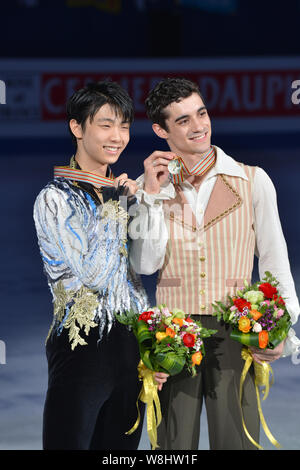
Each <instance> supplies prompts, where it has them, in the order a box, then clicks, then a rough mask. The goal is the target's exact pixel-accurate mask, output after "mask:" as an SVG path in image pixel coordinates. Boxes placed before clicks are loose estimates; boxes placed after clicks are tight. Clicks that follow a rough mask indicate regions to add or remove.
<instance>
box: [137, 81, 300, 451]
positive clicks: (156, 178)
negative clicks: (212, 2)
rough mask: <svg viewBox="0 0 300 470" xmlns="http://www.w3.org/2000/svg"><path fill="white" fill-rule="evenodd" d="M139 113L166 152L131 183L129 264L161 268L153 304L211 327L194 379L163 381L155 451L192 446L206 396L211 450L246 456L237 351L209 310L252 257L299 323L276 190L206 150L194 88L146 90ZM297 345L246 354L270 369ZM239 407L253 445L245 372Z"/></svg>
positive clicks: (249, 382)
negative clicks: (134, 186)
mask: <svg viewBox="0 0 300 470" xmlns="http://www.w3.org/2000/svg"><path fill="white" fill-rule="evenodd" d="M146 109H147V113H148V116H149V118H150V119H151V120H152V122H153V126H152V127H153V130H154V132H155V133H156V134H157V135H158V136H159V137H160V138H162V139H165V140H166V141H167V143H168V145H169V148H170V151H169V152H163V151H155V152H153V153H152V154H151V155H150V156H149V157H148V158H147V159H146V160H145V162H144V168H145V173H144V175H143V176H141V177H140V178H139V179H138V183H139V186H140V189H139V191H138V196H139V198H140V200H141V211H140V216H139V217H138V218H136V219H134V220H133V222H132V224H131V227H130V233H131V237H132V238H135V240H134V242H133V245H132V250H131V255H130V256H131V263H132V264H133V266H134V269H135V270H136V271H137V272H138V273H142V274H152V273H154V272H156V271H157V270H159V275H158V281H157V291H156V300H157V304H160V303H165V304H167V306H168V307H169V308H170V309H172V308H174V307H177V308H181V309H183V310H184V311H185V312H186V313H189V314H192V315H194V316H195V317H197V318H199V315H201V322H202V324H203V326H204V327H206V328H213V329H217V330H218V333H217V335H215V336H213V337H211V338H208V339H207V340H206V343H205V349H206V355H205V357H204V360H203V361H202V363H201V366H200V368H199V373H198V375H197V377H196V378H191V377H189V376H188V374H187V373H181V374H179V375H178V376H175V377H170V378H168V381H167V383H166V384H164V387H163V389H162V391H161V392H160V401H161V405H162V412H163V420H162V423H161V425H160V427H159V429H158V444H159V445H160V448H161V449H177V450H178V449H198V443H199V434H200V414H201V408H202V403H203V398H204V399H205V404H206V410H207V417H208V429H209V440H210V447H211V449H236V450H237V449H253V448H254V446H253V445H252V444H251V442H250V441H249V440H248V438H247V437H246V434H245V433H244V431H243V425H242V414H241V409H240V403H239V380H240V375H241V371H242V368H243V366H244V361H243V359H242V358H241V344H239V343H238V342H235V341H233V340H231V339H230V337H229V333H230V331H229V329H228V327H227V326H223V325H221V324H219V323H217V321H216V318H215V317H213V316H212V306H211V303H212V302H214V301H217V300H221V301H222V300H223V301H225V299H226V297H227V295H228V294H233V293H234V292H235V291H236V289H237V288H238V287H241V286H243V280H244V279H247V280H249V281H250V280H251V275H252V269H253V259H254V253H256V254H257V256H258V258H259V272H260V275H261V276H263V274H264V272H265V271H271V272H272V273H273V275H274V276H276V277H277V279H278V280H279V282H280V289H281V291H282V293H283V297H285V299H286V305H287V308H288V310H289V313H290V315H291V318H292V322H293V323H295V322H296V321H297V317H298V315H299V303H298V299H297V296H296V292H295V287H294V282H293V279H292V276H291V272H290V266H289V260H288V254H287V248H286V243H285V240H284V236H283V234H282V229H281V225H280V220H279V216H278V211H277V203H276V193H275V189H274V186H273V184H272V182H271V180H270V178H269V177H268V175H267V174H266V173H265V172H264V171H263V170H262V169H261V168H258V167H250V166H247V165H244V164H241V163H238V162H236V161H235V160H234V159H233V158H231V157H230V156H228V155H226V154H225V152H224V151H223V150H222V149H220V148H218V147H216V146H212V145H211V122H210V118H209V116H208V112H207V109H206V107H205V104H204V101H203V98H202V96H201V94H200V91H199V89H198V87H197V85H196V84H194V83H192V82H190V81H188V80H185V79H178V78H171V79H166V80H163V81H162V82H160V83H159V84H158V85H157V86H156V87H155V88H154V89H153V90H152V91H151V92H150V94H149V96H148V98H147V100H146ZM178 156H180V158H179V164H178V166H179V173H178V174H175V175H174V174H171V175H170V172H169V171H171V172H173V171H174V170H173V169H172V165H173V166H174V165H175V163H174V162H173V163H171V166H170V161H173V159H174V158H175V157H176V158H177V159H178ZM168 165H169V166H168ZM168 168H169V169H168ZM138 230H140V232H139V233H135V232H137V231H138ZM141 230H142V233H141ZM299 345H300V341H299V340H298V338H296V336H295V332H294V330H293V329H291V330H290V331H289V336H288V338H287V340H286V341H285V342H282V343H281V344H280V345H279V346H278V347H277V348H275V349H274V350H265V351H264V352H261V351H260V352H259V351H254V352H253V356H254V359H256V360H265V361H268V362H271V361H274V360H276V359H278V358H279V357H280V356H282V355H288V354H291V353H292V352H294V351H296V350H297V348H299ZM242 406H243V415H244V418H245V423H246V426H247V429H248V431H249V433H250V435H251V436H252V437H253V438H254V439H255V441H256V442H258V440H259V417H258V412H257V403H256V396H255V388H254V381H253V371H251V373H250V374H248V375H247V378H246V382H245V389H244V399H243V404H242Z"/></svg>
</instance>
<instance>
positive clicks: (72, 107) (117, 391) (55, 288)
mask: <svg viewBox="0 0 300 470" xmlns="http://www.w3.org/2000/svg"><path fill="white" fill-rule="evenodd" d="M67 118H68V123H69V129H70V131H71V135H72V138H73V140H74V142H75V144H76V152H75V155H74V156H73V157H72V158H71V161H70V164H69V166H66V167H55V171H54V176H55V177H54V179H53V181H51V182H50V183H48V184H47V185H46V187H45V188H44V189H42V191H41V192H40V193H39V195H38V196H37V199H36V201H35V204H34V221H35V226H36V231H37V237H38V242H39V247H40V252H41V256H42V259H43V263H44V271H45V274H46V276H47V280H48V285H49V287H50V290H51V293H52V295H53V305H54V317H53V323H52V326H51V328H50V331H49V334H48V337H47V340H46V354H47V360H48V372H49V381H48V390H47V396H46V402H45V408H44V421H43V448H44V449H94V450H101V449H131V450H132V449H137V447H138V444H139V440H140V434H141V429H142V427H141V426H140V428H139V429H138V430H137V431H136V432H135V433H133V434H132V435H130V436H128V435H126V434H125V433H126V431H128V430H129V429H130V427H131V426H132V424H133V422H134V420H135V417H136V400H137V397H138V393H139V388H140V384H139V382H138V377H137V365H138V362H139V354H138V348H137V344H136V340H135V338H134V335H133V334H132V333H131V332H129V331H128V330H127V329H126V328H125V327H124V326H123V325H121V324H119V323H116V321H115V319H114V313H120V314H122V312H124V311H125V310H128V309H133V310H134V311H136V312H142V311H143V310H145V309H146V308H147V307H148V301H147V297H146V294H145V291H144V289H143V287H142V285H141V282H140V280H139V277H138V276H137V275H136V274H135V273H134V272H133V270H132V269H131V267H130V265H129V262H128V245H129V244H130V241H128V240H127V224H128V218H129V215H128V208H129V207H131V206H132V204H133V203H134V202H135V196H134V193H135V192H136V189H137V187H136V183H135V182H134V181H132V180H130V179H129V178H128V176H127V174H125V173H124V174H122V175H120V176H119V177H116V178H115V177H114V176H113V174H112V172H111V170H110V165H111V164H113V163H115V162H116V161H117V160H118V158H119V156H120V154H121V152H122V151H123V150H124V149H125V147H126V145H127V144H128V141H129V128H130V124H131V123H132V120H133V106H132V101H131V99H130V97H129V96H128V94H127V93H126V92H125V91H124V90H123V89H122V88H121V87H120V86H119V85H118V84H117V83H114V82H109V81H107V82H98V83H91V84H89V85H87V86H86V87H84V88H83V89H81V90H79V91H77V92H76V93H74V95H73V96H72V97H71V98H70V99H69V101H68V103H67ZM161 375H162V374H157V375H156V380H157V382H158V384H159V387H161V386H162V383H163V382H164V381H165V377H162V376H161ZM142 412H143V410H142Z"/></svg>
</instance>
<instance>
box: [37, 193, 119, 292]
mask: <svg viewBox="0 0 300 470" xmlns="http://www.w3.org/2000/svg"><path fill="white" fill-rule="evenodd" d="M107 204H108V203H106V205H104V206H103V209H102V212H101V215H100V212H99V208H98V207H96V206H95V207H90V206H89V205H88V204H85V203H84V202H83V201H82V200H80V199H79V198H74V197H73V196H72V195H71V194H70V193H66V192H64V191H62V190H60V189H58V188H55V187H47V188H45V189H44V190H42V191H41V192H40V194H39V195H38V197H37V199H36V202H35V205H34V220H35V225H36V230H37V236H38V241H39V245H40V250H41V253H42V256H43V257H46V258H47V260H48V259H50V260H52V263H55V264H57V265H59V264H62V263H64V264H65V265H66V266H67V267H68V268H69V269H70V270H71V271H72V273H73V274H74V275H75V276H76V277H77V278H78V279H80V280H81V282H82V283H83V284H84V285H85V286H86V287H88V288H90V289H93V290H102V289H105V287H106V286H107V284H108V282H109V279H110V277H111V276H112V275H113V274H114V272H116V270H117V269H118V267H119V265H120V261H121V256H122V255H121V252H122V250H124V245H125V243H126V234H127V220H126V221H125V218H124V217H123V218H120V217H117V216H116V214H117V210H115V211H114V209H118V208H117V207H116V204H117V202H115V203H113V202H111V206H110V207H109V206H107ZM93 212H94V213H93ZM97 217H98V218H100V217H101V223H95V219H97Z"/></svg>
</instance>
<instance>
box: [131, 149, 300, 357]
mask: <svg viewBox="0 0 300 470" xmlns="http://www.w3.org/2000/svg"><path fill="white" fill-rule="evenodd" d="M215 150H216V154H217V160H216V164H215V165H214V166H213V167H212V168H211V169H210V170H209V171H208V172H207V174H206V175H205V176H204V179H203V181H202V182H201V185H200V188H199V191H197V190H196V189H195V188H194V187H193V185H192V184H191V183H189V182H188V181H184V182H183V183H182V184H181V188H182V190H183V192H184V195H185V197H186V199H187V201H188V203H189V204H190V206H191V208H192V210H193V212H194V214H195V216H196V219H197V222H198V224H199V225H200V224H201V222H202V219H203V217H204V212H205V210H206V207H207V204H208V201H209V198H210V195H211V192H212V190H213V187H214V184H215V182H216V179H217V176H218V174H224V175H229V176H236V177H241V178H244V179H246V180H248V178H247V176H246V174H245V172H244V170H243V168H242V167H241V166H240V165H239V164H238V163H237V162H236V161H235V160H234V159H233V158H231V157H230V156H228V155H226V154H225V152H223V150H221V149H220V148H218V147H216V146H215ZM143 181H144V176H143V175H142V176H140V177H139V178H138V179H137V182H138V185H139V190H138V192H137V198H138V199H139V201H140V202H141V210H140V212H139V215H138V216H137V217H136V218H135V219H133V221H132V222H131V224H130V227H129V233H130V236H131V237H132V246H131V250H130V262H131V264H132V266H133V268H134V270H135V271H136V272H138V273H140V274H153V273H154V272H156V271H157V270H158V269H160V268H161V267H162V265H163V262H164V258H165V252H166V246H167V242H168V238H169V234H168V229H167V226H166V223H165V220H164V212H163V200H168V199H173V198H174V197H175V188H174V185H173V183H171V182H167V183H165V184H164V185H163V186H162V187H161V191H160V193H159V194H147V193H146V192H145V191H144V190H143ZM252 203H253V217H254V229H255V237H256V245H255V254H256V256H257V257H258V269H259V276H260V279H262V278H263V277H264V273H265V271H270V272H271V273H272V274H273V276H275V277H276V278H277V280H278V281H279V286H278V288H279V289H280V292H281V295H282V297H283V298H284V299H285V302H286V307H287V309H288V312H289V314H290V316H291V320H292V324H295V323H296V322H297V319H298V316H299V312H300V307H299V302H298V298H297V294H296V290H295V285H294V281H293V278H292V274H291V270H290V263H289V259H288V252H287V246H286V242H285V239H284V235H283V233H282V228H281V223H280V219H279V214H278V208H277V199H276V191H275V188H274V185H273V183H272V181H271V179H270V178H269V176H268V175H267V174H266V172H265V171H264V170H263V169H262V168H259V167H256V171H255V177H254V182H253V200H252ZM299 349H300V340H299V339H298V338H297V337H296V334H295V331H294V330H293V329H292V328H291V329H290V331H289V335H288V338H287V340H286V342H285V347H284V352H283V356H287V355H289V354H292V353H294V352H296V351H298V350H299Z"/></svg>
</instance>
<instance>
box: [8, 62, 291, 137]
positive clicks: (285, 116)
mask: <svg viewBox="0 0 300 470" xmlns="http://www.w3.org/2000/svg"><path fill="white" fill-rule="evenodd" d="M178 76H179V77H185V78H188V79H190V80H193V81H194V82H196V83H197V84H198V85H199V87H200V90H201V92H202V94H203V96H204V99H205V104H206V106H207V108H208V111H209V114H210V117H211V119H212V125H213V130H214V131H215V132H217V133H219V134H236V133H257V132H260V133H262V132H268V133H269V132H276V133H278V132H294V131H297V130H299V129H300V105H299V98H300V91H299V90H300V58H299V57H294V58H266V57H264V58H247V59H241V58H220V59H217V58H215V59H201V58H195V59H149V60H147V59H118V60H117V59H112V60H101V59H99V60H96V59H94V60H84V59H82V60H68V59H66V60H62V59H57V60H55V59H51V60H25V59H13V60H12V59H11V60H5V59H3V60H1V59H0V80H2V81H3V82H4V83H5V86H6V104H2V105H0V135H1V136H2V137H5V136H7V137H13V136H16V137H17V136H30V137H34V136H37V137H40V136H64V135H66V136H67V135H68V133H67V124H66V117H65V104H66V100H67V99H68V97H69V96H71V94H72V93H73V92H74V91H75V90H77V89H79V88H81V87H83V86H84V85H85V84H86V83H88V82H90V81H97V80H102V79H107V78H109V79H111V80H114V81H117V82H119V83H120V84H121V85H122V86H123V87H124V88H126V89H127V90H128V92H129V94H130V96H131V97H132V98H133V101H134V107H135V122H134V125H133V129H132V133H133V135H134V134H136V135H146V134H149V133H151V132H152V131H151V124H150V123H149V122H148V121H147V118H146V114H145V107H144V101H145V99H146V97H147V94H148V92H149V90H150V89H151V88H152V87H153V86H155V84H156V83H157V82H158V81H159V80H161V79H162V78H165V77H178Z"/></svg>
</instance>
